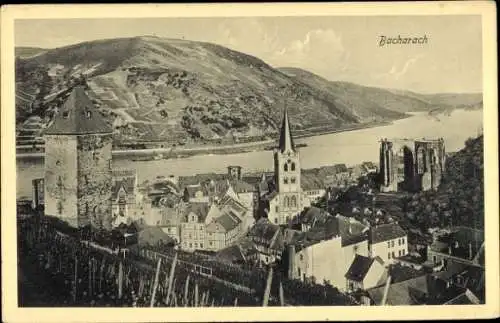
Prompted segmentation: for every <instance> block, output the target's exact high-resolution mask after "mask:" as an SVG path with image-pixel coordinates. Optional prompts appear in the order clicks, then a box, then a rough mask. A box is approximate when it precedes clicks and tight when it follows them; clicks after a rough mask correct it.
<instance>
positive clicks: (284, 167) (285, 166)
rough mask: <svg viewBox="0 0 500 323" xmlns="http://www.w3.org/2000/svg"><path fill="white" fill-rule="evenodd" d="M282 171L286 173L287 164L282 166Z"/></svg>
mask: <svg viewBox="0 0 500 323" xmlns="http://www.w3.org/2000/svg"><path fill="white" fill-rule="evenodd" d="M283 170H284V171H285V172H288V164H285V165H283Z"/></svg>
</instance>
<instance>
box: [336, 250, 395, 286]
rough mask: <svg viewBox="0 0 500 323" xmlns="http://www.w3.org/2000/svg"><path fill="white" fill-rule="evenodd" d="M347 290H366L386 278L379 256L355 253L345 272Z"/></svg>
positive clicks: (385, 271) (379, 283)
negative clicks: (372, 256)
mask: <svg viewBox="0 0 500 323" xmlns="http://www.w3.org/2000/svg"><path fill="white" fill-rule="evenodd" d="M345 278H346V279H347V287H346V289H347V290H348V291H356V290H367V289H370V288H373V287H376V286H380V285H382V284H383V283H384V282H385V280H386V279H387V269H386V268H385V265H384V262H383V261H382V259H381V258H380V257H375V258H370V257H365V256H362V255H356V256H355V258H354V261H353V262H352V264H351V266H350V267H349V269H348V270H347V273H346V274H345Z"/></svg>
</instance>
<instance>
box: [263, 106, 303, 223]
mask: <svg viewBox="0 0 500 323" xmlns="http://www.w3.org/2000/svg"><path fill="white" fill-rule="evenodd" d="M266 186H267V187H269V190H268V191H267V192H266V193H265V194H262V195H260V194H259V195H260V196H261V197H260V199H261V200H260V203H259V204H260V212H259V213H260V216H261V217H265V218H267V219H268V220H269V221H270V222H271V223H273V224H277V225H286V224H288V223H289V222H290V221H291V220H292V219H293V218H294V217H295V216H297V215H298V214H299V213H300V212H302V210H303V209H304V208H305V207H308V206H310V204H311V203H310V200H309V198H308V196H307V195H306V194H305V193H304V191H303V190H302V187H301V168H300V154H299V151H298V150H297V148H296V147H295V144H294V141H293V136H292V133H291V128H290V120H289V118H288V109H287V107H286V105H285V107H284V112H283V121H282V125H281V129H280V137H279V143H278V147H277V148H276V149H275V150H274V177H273V178H272V179H271V180H270V181H269V183H267V185H266Z"/></svg>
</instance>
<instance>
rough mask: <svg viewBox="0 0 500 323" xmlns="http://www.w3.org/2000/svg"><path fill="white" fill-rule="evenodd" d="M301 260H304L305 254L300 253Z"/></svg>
mask: <svg viewBox="0 0 500 323" xmlns="http://www.w3.org/2000/svg"><path fill="white" fill-rule="evenodd" d="M300 260H301V261H302V260H304V255H303V254H300ZM299 275H300V274H299Z"/></svg>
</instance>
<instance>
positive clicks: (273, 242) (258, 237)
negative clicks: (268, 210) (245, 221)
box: [246, 218, 284, 264]
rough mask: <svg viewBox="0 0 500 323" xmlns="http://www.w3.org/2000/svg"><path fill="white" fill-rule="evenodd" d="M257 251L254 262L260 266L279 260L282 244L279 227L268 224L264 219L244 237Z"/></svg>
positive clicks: (281, 234)
mask: <svg viewBox="0 0 500 323" xmlns="http://www.w3.org/2000/svg"><path fill="white" fill-rule="evenodd" d="M246 238H247V240H249V241H251V242H252V243H253V245H254V246H255V249H256V250H257V255H256V261H257V262H258V263H261V264H270V263H274V262H275V261H277V260H279V259H281V256H282V253H283V249H284V242H283V233H282V232H281V230H280V227H279V226H277V225H274V224H272V223H270V222H269V220H267V219H266V218H262V219H259V220H258V221H257V223H255V225H254V226H253V227H252V228H251V229H250V231H249V232H248V233H247V236H246Z"/></svg>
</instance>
